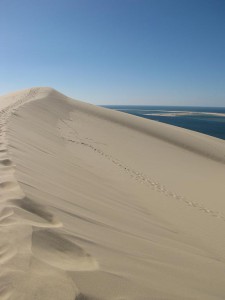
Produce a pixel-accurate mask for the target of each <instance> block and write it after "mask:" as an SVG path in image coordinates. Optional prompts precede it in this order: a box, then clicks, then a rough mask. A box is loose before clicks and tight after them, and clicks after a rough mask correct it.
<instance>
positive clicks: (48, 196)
mask: <svg viewBox="0 0 225 300" xmlns="http://www.w3.org/2000/svg"><path fill="white" fill-rule="evenodd" d="M0 109H1V123H0V265H1V271H0V298H1V299H10V300H11V299H12V300H14V299H21V300H31V299H42V300H45V299H46V300H47V299H54V300H55V299H59V300H61V299H63V300H70V299H71V300H72V299H73V300H74V299H77V300H78V299H79V300H80V299H87V300H97V299H98V300H106V299H109V300H116V299H117V300H118V299H128V300H135V299H138V300H146V299H150V298H151V299H153V298H154V299H173V300H178V299H179V300H180V299H187V300H189V299H206V300H207V299H208V300H212V299H221V300H222V299H223V297H224V294H225V288H224V284H223V282H222V280H221V278H223V274H224V263H225V255H224V251H223V249H224V246H225V242H224V239H223V235H224V229H225V204H224V193H225V187H224V181H225V173H224V163H225V142H224V141H222V140H219V139H216V138H212V137H209V136H206V135H203V134H200V133H195V132H192V131H189V130H185V129H181V128H177V127H174V126H170V125H166V124H160V123H158V122H154V121H150V120H145V119H141V118H138V117H134V116H131V115H127V114H123V113H120V112H116V111H111V110H108V109H105V108H100V107H96V106H94V105H91V104H87V103H82V102H80V101H77V100H73V99H70V98H68V97H66V96H64V95H62V94H60V93H59V92H57V91H56V90H53V89H51V88H41V87H38V88H32V89H28V90H24V91H21V92H16V93H13V94H9V95H6V96H2V97H0ZM209 282H211V283H212V284H211V285H209V284H208V283H209Z"/></svg>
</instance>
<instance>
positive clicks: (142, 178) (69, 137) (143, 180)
mask: <svg viewBox="0 0 225 300" xmlns="http://www.w3.org/2000/svg"><path fill="white" fill-rule="evenodd" d="M60 121H61V122H60V123H59V124H58V130H59V133H60V136H61V137H62V138H63V139H64V140H66V141H67V142H70V143H74V144H77V145H81V146H84V147H87V148H89V149H91V150H92V151H94V152H95V153H97V154H99V155H101V156H103V157H104V158H106V159H107V160H109V161H111V162H112V163H113V164H115V165H116V166H117V167H119V168H120V169H122V170H123V171H124V172H126V173H127V174H128V175H129V176H130V177H131V178H132V179H134V180H135V181H136V182H139V183H140V184H143V185H146V186H148V187H150V188H151V189H152V190H155V191H156V192H159V193H162V194H164V195H165V196H167V197H170V198H173V199H175V200H179V201H182V202H183V203H185V204H186V205H188V206H190V207H193V208H195V209H198V210H199V211H201V212H204V213H206V214H208V215H209V216H211V217H216V218H218V219H221V220H223V221H225V216H224V215H223V214H222V213H220V212H217V211H214V210H211V209H208V208H206V207H204V206H203V205H201V204H200V203H197V202H194V201H190V200H188V199H187V198H186V197H184V196H181V195H178V194H177V193H175V192H173V191H170V190H169V189H168V188H167V187H166V186H164V185H163V184H161V183H160V182H158V181H156V180H154V179H152V178H150V177H149V176H147V175H146V174H144V173H142V172H140V171H137V170H135V169H133V168H131V167H130V166H128V165H126V164H124V163H123V162H122V161H120V160H119V159H117V158H115V157H113V156H112V155H110V154H107V153H106V152H105V151H103V150H102V149H101V148H97V147H96V146H95V145H93V144H91V143H90V142H87V141H91V140H92V141H93V139H91V138H89V137H81V135H80V134H79V133H78V131H77V130H75V129H73V128H72V126H70V124H69V122H71V120H60ZM95 144H97V142H95ZM98 144H99V142H98Z"/></svg>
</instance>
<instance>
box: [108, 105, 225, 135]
mask: <svg viewBox="0 0 225 300" xmlns="http://www.w3.org/2000/svg"><path fill="white" fill-rule="evenodd" d="M103 107H106V108H110V109H114V110H119V111H122V112H124V113H128V114H132V115H135V116H138V117H142V118H145V119H151V120H155V121H159V122H163V123H167V124H171V125H175V126H179V127H183V128H187V129H190V130H194V131H198V132H201V133H204V134H208V135H211V136H214V137H217V138H220V139H223V140H225V107H191V106H187V107H186V106H185V107H184V106H137V105H103Z"/></svg>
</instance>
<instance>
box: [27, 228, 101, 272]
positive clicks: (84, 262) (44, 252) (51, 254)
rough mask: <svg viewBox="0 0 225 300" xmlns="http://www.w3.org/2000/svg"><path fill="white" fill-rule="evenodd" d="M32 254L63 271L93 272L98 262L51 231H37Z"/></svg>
mask: <svg viewBox="0 0 225 300" xmlns="http://www.w3.org/2000/svg"><path fill="white" fill-rule="evenodd" d="M32 252H33V254H34V256H35V257H36V258H38V259H39V260H41V261H43V262H45V263H47V264H48V265H51V266H53V267H56V268H59V269H61V270H69V271H92V270H96V269H98V262H97V261H96V259H95V258H93V257H92V256H91V255H90V254H88V253H86V252H85V250H84V249H82V248H81V247H80V246H78V245H77V244H75V243H73V242H71V241H70V240H68V239H67V238H66V237H64V236H63V235H62V234H59V233H56V232H53V231H51V230H36V231H34V232H33V236H32Z"/></svg>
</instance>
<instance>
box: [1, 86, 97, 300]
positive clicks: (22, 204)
mask: <svg viewBox="0 0 225 300" xmlns="http://www.w3.org/2000/svg"><path fill="white" fill-rule="evenodd" d="M46 92H47V94H48V93H50V92H51V89H48V88H47V91H46ZM44 96H45V90H43V89H40V88H32V89H29V90H26V91H24V92H22V93H19V94H18V95H17V94H15V96H14V98H15V99H14V102H13V103H11V104H9V105H8V106H6V107H4V108H3V109H2V110H1V111H0V117H1V123H0V267H1V273H0V280H1V284H0V298H1V299H4V300H7V299H13V300H14V299H16V298H17V296H16V293H15V296H14V289H15V287H16V289H17V285H18V288H20V287H19V286H20V283H19V282H21V284H22V282H23V281H21V280H23V279H22V278H23V275H22V276H20V277H21V278H20V277H18V278H17V275H16V274H17V272H19V273H21V272H22V273H21V274H23V272H24V271H25V272H26V266H24V267H25V270H22V269H21V268H18V270H15V272H14V273H15V279H14V276H12V279H11V280H9V281H7V284H5V281H4V276H5V274H7V272H8V268H9V267H8V266H9V265H10V263H11V261H15V259H16V257H20V256H21V255H22V253H24V252H27V257H26V260H29V261H32V260H33V259H34V258H35V259H38V260H40V261H42V263H43V264H46V265H47V266H48V267H47V268H48V269H49V267H50V266H52V267H54V268H56V269H58V270H63V271H65V270H76V271H83V270H87V271H92V270H96V269H98V267H99V266H98V262H97V261H96V260H95V258H93V257H92V256H90V255H89V254H88V253H86V252H85V251H84V250H83V249H82V248H81V247H79V246H78V245H76V244H75V243H72V242H70V241H69V240H67V239H66V238H64V237H63V236H62V234H59V233H57V232H54V229H57V228H61V227H63V224H62V223H61V222H60V221H59V220H58V219H57V217H56V216H55V215H53V214H52V213H51V212H49V211H48V208H47V207H45V206H43V205H40V204H38V203H36V202H35V201H33V200H32V199H29V198H27V197H26V195H25V194H24V192H23V190H22V189H21V187H20V184H19V183H18V181H17V179H16V177H15V176H14V174H15V168H14V167H15V166H14V164H13V161H12V160H11V157H10V153H9V151H8V141H7V137H6V132H7V123H8V121H9V119H10V117H11V116H12V115H15V116H16V115H17V111H18V110H19V109H20V108H22V107H23V106H24V105H26V104H29V103H30V102H32V101H36V100H39V99H42V98H43V97H44ZM8 98H10V96H9V97H8ZM11 98H13V97H12V96H11ZM20 227H21V228H25V229H24V232H25V233H26V232H27V231H28V232H31V234H30V238H29V241H25V240H24V235H23V234H22V235H21V238H20V234H19V235H18V236H17V237H16V235H17V231H18V228H20ZM33 228H35V230H34V229H33ZM21 231H22V229H21ZM7 236H12V238H11V239H12V240H8V239H5V238H4V237H7ZM13 237H16V238H15V240H13ZM36 241H38V242H36ZM60 242H61V243H62V244H63V246H62V247H61V249H58V250H57V251H56V250H55V249H57V247H58V244H59V243H60ZM27 243H28V244H27ZM29 244H30V245H29ZM43 245H44V246H43ZM63 255H64V256H63ZM59 258H60V260H59ZM36 272H37V271H35V270H34V273H31V274H30V278H33V277H35V276H36V275H35V273H36ZM61 272H62V271H54V278H53V280H55V278H56V282H57V280H63V281H64V282H65V283H66V282H67V284H68V288H69V289H71V296H69V294H68V288H67V289H65V292H63V293H64V294H65V295H64V296H63V299H65V300H66V299H72V298H71V297H75V296H76V295H79V294H80V292H79V290H78V289H77V287H76V286H75V285H74V283H73V282H72V281H71V279H70V277H69V276H68V275H66V274H65V275H60V274H61ZM24 274H25V273H24ZM57 274H58V275H57ZM32 276H33V277H32ZM57 276H59V279H57ZM60 276H61V277H60ZM60 278H61V279H60ZM34 280H35V279H34ZM39 280H40V279H39ZM40 284H42V287H41V286H40V288H41V289H42V288H44V285H45V280H44V279H43V282H42V283H41V281H40ZM32 293H36V292H35V291H34V292H32ZM34 296H35V295H34V294H30V299H33V297H34ZM57 297H61V296H60V293H58V294H57V295H56V298H55V299H62V298H57ZM68 297H69V298H68ZM38 299H39V298H38ZM44 299H46V300H47V299H48V298H45V297H44V298H43V300H44Z"/></svg>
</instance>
